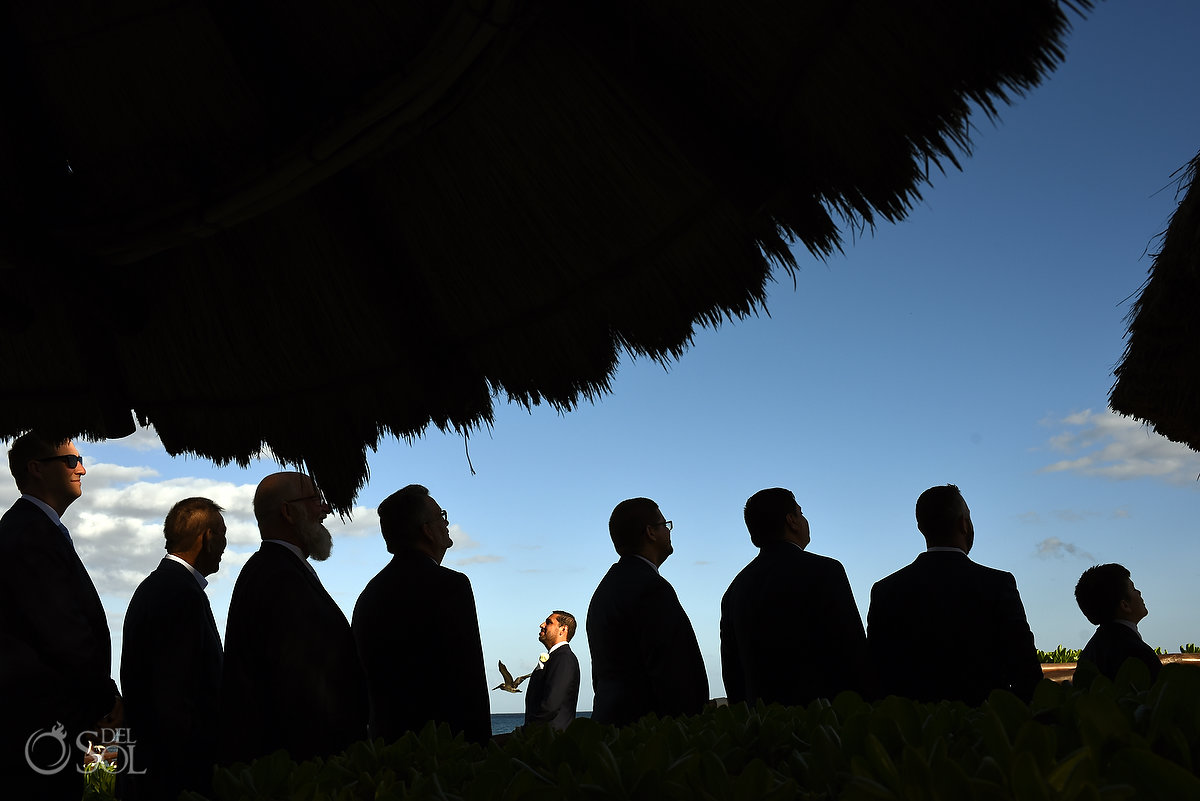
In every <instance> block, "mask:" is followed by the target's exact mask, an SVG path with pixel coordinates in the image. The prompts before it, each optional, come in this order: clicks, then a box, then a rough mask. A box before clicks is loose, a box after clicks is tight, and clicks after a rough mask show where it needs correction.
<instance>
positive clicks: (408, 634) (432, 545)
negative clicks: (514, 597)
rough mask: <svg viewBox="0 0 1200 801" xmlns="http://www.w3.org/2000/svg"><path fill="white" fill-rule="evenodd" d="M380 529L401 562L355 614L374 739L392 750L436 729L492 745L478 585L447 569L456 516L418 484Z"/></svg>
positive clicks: (387, 506)
mask: <svg viewBox="0 0 1200 801" xmlns="http://www.w3.org/2000/svg"><path fill="white" fill-rule="evenodd" d="M379 530H380V532H381V533H382V534H383V541H384V542H385V543H387V549H388V551H389V552H390V553H392V554H394V556H393V557H392V560H391V561H390V562H388V563H387V565H386V566H384V568H383V570H380V571H379V573H378V575H376V576H375V578H373V579H371V581H370V582H368V583H367V586H366V587H365V588H364V589H363V591H362V595H360V596H359V597H358V603H357V604H355V606H354V638H355V640H357V642H358V652H359V654H361V656H362V663H363V668H364V669H365V670H366V673H367V683H368V686H369V687H370V696H371V726H370V728H371V737H372V738H378V737H382V738H383V739H385V740H387V741H389V742H391V741H392V740H395V739H397V738H398V737H400V736H402V735H403V734H404V733H405V732H406V731H417V732H419V731H420V730H421V729H422V728H424V727H425V724H426V723H428V722H429V721H436V722H438V723H443V722H444V723H447V724H449V726H450V729H451V731H453V732H455V733H458V732H462V733H463V734H464V735H465V736H466V738H467V739H468V740H470V741H471V742H477V743H482V742H486V741H487V739H488V738H489V737H490V736H491V734H492V724H491V713H490V709H489V704H488V688H487V675H486V674H485V673H484V669H483V645H482V644H481V642H480V639H479V617H478V615H477V614H476V611H475V595H474V593H473V592H472V591H471V581H470V579H468V578H467V577H466V576H464V575H463V574H462V573H459V572H458V571H456V570H451V569H450V568H448V567H443V566H442V558H443V557H444V556H445V555H446V550H447V549H449V548H450V546H451V545H453V544H454V541H453V540H451V539H450V523H449V515H447V514H446V511H445V510H444V509H442V507H440V506H438V503H437V501H435V500H434V499H433V498H431V497H430V496H429V490H427V489H426V488H425V487H422V486H421V485H420V484H409V485H408V486H407V487H405V488H404V489H401V490H398V491H396V492H394V493H392V494H391V495H389V496H388V497H387V498H385V499H384V500H383V502H382V503H380V504H379ZM422 653H427V654H433V655H434V656H433V661H432V663H431V662H430V660H429V659H422V658H421V657H420V656H419V654H422Z"/></svg>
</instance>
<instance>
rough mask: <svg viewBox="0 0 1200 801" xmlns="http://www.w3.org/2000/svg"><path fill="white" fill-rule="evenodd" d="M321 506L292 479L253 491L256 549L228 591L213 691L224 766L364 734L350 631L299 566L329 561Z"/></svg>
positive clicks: (303, 480)
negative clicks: (217, 691)
mask: <svg viewBox="0 0 1200 801" xmlns="http://www.w3.org/2000/svg"><path fill="white" fill-rule="evenodd" d="M328 513H329V505H328V504H327V503H326V502H325V498H324V496H323V495H321V492H320V491H319V490H318V489H317V487H316V485H315V484H314V483H313V481H312V479H311V478H309V477H308V476H306V475H303V474H301V473H275V474H274V475H270V476H267V477H266V478H264V479H263V480H262V482H261V483H260V484H259V485H258V489H257V490H256V491H255V493H254V517H255V519H256V520H257V521H258V530H259V533H260V534H261V535H262V540H263V543H262V547H260V548H259V550H258V552H257V553H255V554H254V555H253V556H251V557H250V559H249V560H248V561H247V562H246V565H245V567H243V568H242V571H241V573H240V574H239V575H238V578H237V583H236V584H235V585H234V587H233V596H232V598H231V599H230V601H229V619H228V622H227V624H226V626H225V665H224V674H223V681H222V685H221V705H222V709H223V710H224V714H223V716H222V717H223V723H224V728H223V730H222V737H223V738H224V741H225V745H226V750H225V754H224V759H225V761H249V760H251V759H254V758H255V757H260V756H263V755H266V754H270V753H271V752H273V751H275V750H276V749H279V748H282V749H284V750H286V751H287V752H288V753H289V754H290V755H291V757H292V758H293V759H295V760H297V761H301V760H305V759H311V758H312V757H316V756H325V755H328V754H332V753H336V752H338V751H340V750H342V749H343V748H345V747H346V746H347V745H349V744H350V743H353V742H355V741H357V740H361V739H363V738H365V737H366V735H367V695H366V685H365V682H364V679H363V673H362V668H361V667H360V666H359V663H358V654H357V651H356V649H355V646H354V636H353V635H352V634H351V633H350V624H349V623H348V622H347V621H346V616H345V615H344V614H343V613H342V610H341V609H340V608H338V605H337V604H336V603H335V602H334V600H333V598H331V597H330V596H329V593H328V592H326V591H325V588H324V587H323V586H322V585H321V581H320V579H318V578H317V574H316V571H315V570H313V568H312V566H311V565H310V564H309V563H308V559H309V558H311V559H314V560H316V561H318V562H323V561H324V560H326V559H328V558H329V552H330V550H331V549H332V547H333V541H332V539H331V537H330V535H329V530H328V529H326V528H325V526H324V525H322V521H323V520H324V519H325V516H326V515H327V514H328Z"/></svg>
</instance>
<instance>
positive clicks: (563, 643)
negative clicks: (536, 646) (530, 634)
mask: <svg viewBox="0 0 1200 801" xmlns="http://www.w3.org/2000/svg"><path fill="white" fill-rule="evenodd" d="M566 644H567V641H566V640H559V641H558V642H556V643H554V647H553V648H551V649H550V650H549V651H547V652H546V653H548V654H552V653H554V652H555V651H557V650H558V649H559V648H562V647H563V646H564V645H566Z"/></svg>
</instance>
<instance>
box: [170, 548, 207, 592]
mask: <svg viewBox="0 0 1200 801" xmlns="http://www.w3.org/2000/svg"><path fill="white" fill-rule="evenodd" d="M167 558H168V559H170V560H171V561H172V562H178V563H179V564H181V565H183V566H184V567H186V568H187V569H188V570H190V571H192V577H193V578H194V579H196V582H197V583H198V584H199V585H200V589H202V590H203V589H206V588H207V587H208V579H206V578H205V577H204V574H203V573H201V572H200V571H199V570H197V569H196V566H195V565H191V564H188V561H187V560H186V559H182V558H180V557H178V556H176V555H175V554H173V553H169V554H167Z"/></svg>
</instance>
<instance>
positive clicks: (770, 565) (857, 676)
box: [721, 487, 867, 704]
mask: <svg viewBox="0 0 1200 801" xmlns="http://www.w3.org/2000/svg"><path fill="white" fill-rule="evenodd" d="M745 518H746V528H747V529H748V530H749V532H750V540H751V541H752V542H753V543H754V544H755V545H756V546H758V549H759V553H758V556H756V557H755V558H754V560H753V561H752V562H750V564H748V565H746V567H745V568H743V569H742V571H741V572H740V573H738V575H737V577H736V578H735V579H734V580H733V583H732V584H730V585H729V589H728V590H727V591H726V593H725V597H724V598H722V599H721V672H722V674H723V676H724V679H725V694H726V696H727V697H728V698H729V702H730V703H737V702H738V701H748V702H750V703H754V702H755V701H757V700H759V699H761V700H763V701H765V702H767V703H773V702H778V703H781V704H807V703H808V702H810V701H812V700H813V699H814V698H833V697H834V696H835V695H837V694H838V693H839V692H841V691H842V690H856V691H858V692H863V691H864V689H865V671H866V664H865V663H866V645H867V640H866V635H865V634H864V633H863V624H862V618H861V617H860V616H859V613H858V607H857V606H856V605H855V603H854V593H853V592H852V591H851V589H850V581H849V579H847V578H846V570H845V568H843V567H842V564H841V563H840V562H838V561H837V560H836V559H830V558H829V557H827V556H818V555H816V554H812V553H808V552H807V551H806V550H805V548H806V547H808V543H809V540H810V536H809V527H808V520H807V519H806V518H805V517H804V513H803V512H802V511H801V510H800V505H799V504H797V503H796V498H795V496H794V495H793V494H792V492H791V491H790V490H786V489H781V488H778V487H777V488H775V489H765V490H762V491H761V492H756V493H755V494H754V495H752V496H751V497H750V499H749V500H748V501H746V508H745Z"/></svg>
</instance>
